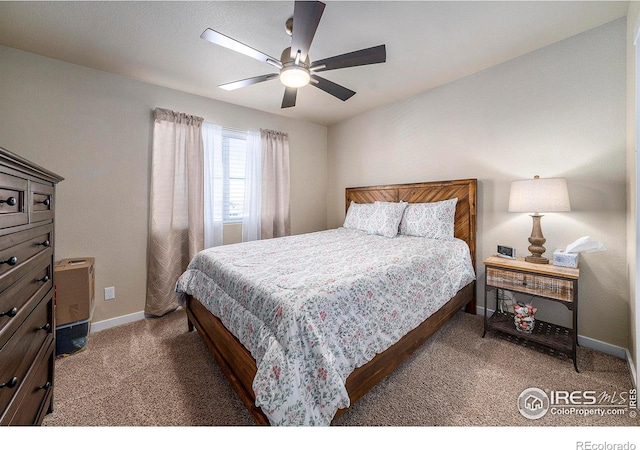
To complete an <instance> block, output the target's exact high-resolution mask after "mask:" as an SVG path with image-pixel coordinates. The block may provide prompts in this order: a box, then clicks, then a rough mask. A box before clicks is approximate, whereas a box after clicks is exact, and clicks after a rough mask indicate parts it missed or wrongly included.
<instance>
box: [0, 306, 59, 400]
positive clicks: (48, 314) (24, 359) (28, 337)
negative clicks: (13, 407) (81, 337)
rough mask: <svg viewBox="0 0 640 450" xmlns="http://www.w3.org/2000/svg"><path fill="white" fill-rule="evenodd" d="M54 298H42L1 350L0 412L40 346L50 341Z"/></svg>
mask: <svg viewBox="0 0 640 450" xmlns="http://www.w3.org/2000/svg"><path fill="white" fill-rule="evenodd" d="M52 311H53V297H52V296H50V297H48V298H45V299H43V300H42V301H41V302H40V303H38V305H37V306H36V308H35V309H34V310H33V312H32V313H31V314H29V316H28V317H27V318H26V320H25V321H24V323H23V324H22V325H21V326H20V328H18V329H17V330H16V332H15V333H14V334H13V336H11V338H10V339H9V341H7V343H6V344H5V345H4V347H2V349H0V361H2V365H0V386H3V385H4V387H2V388H0V411H5V409H6V408H7V406H8V405H9V403H11V402H12V401H13V399H14V397H15V396H16V394H17V393H18V391H19V390H20V389H21V386H22V385H23V383H24V381H25V377H26V375H27V373H28V372H29V370H30V368H31V367H32V365H33V364H34V360H35V358H36V355H38V353H39V351H41V349H42V347H43V345H46V344H47V343H48V342H49V341H52V340H53V330H54V327H53V326H52V325H53V323H52V319H53V316H52Z"/></svg>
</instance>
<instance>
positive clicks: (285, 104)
mask: <svg viewBox="0 0 640 450" xmlns="http://www.w3.org/2000/svg"><path fill="white" fill-rule="evenodd" d="M297 95H298V89H297V88H290V87H288V88H285V90H284V97H283V98H282V108H291V107H292V106H296V96H297Z"/></svg>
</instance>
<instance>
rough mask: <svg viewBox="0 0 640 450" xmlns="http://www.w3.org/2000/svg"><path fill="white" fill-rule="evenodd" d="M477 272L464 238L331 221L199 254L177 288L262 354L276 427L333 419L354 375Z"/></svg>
mask: <svg viewBox="0 0 640 450" xmlns="http://www.w3.org/2000/svg"><path fill="white" fill-rule="evenodd" d="M474 279H475V273H474V270H473V266H472V264H471V258H470V255H469V248H468V246H467V245H466V243H464V242H463V241H461V240H458V239H452V240H433V239H426V238H420V237H412V236H403V235H398V236H396V237H395V238H387V237H382V236H377V235H368V234H366V233H364V232H362V231H357V230H350V229H346V228H337V229H334V230H327V231H321V232H317V233H309V234H304V235H296V236H288V237H284V238H277V239H268V240H262V241H252V242H245V243H241V244H235V245H227V246H221V247H215V248H210V249H207V250H204V251H202V252H200V253H199V254H198V255H196V257H195V258H194V259H193V260H192V261H191V263H190V265H189V267H188V269H187V270H186V271H185V273H184V274H183V275H182V276H181V277H180V279H179V280H178V282H177V284H176V292H178V293H187V294H190V295H193V296H194V297H196V298H197V299H198V300H200V301H201V302H202V303H203V304H204V305H205V306H206V307H207V308H208V309H209V310H210V311H211V312H212V313H213V314H214V315H215V316H217V317H219V318H220V319H221V321H222V323H223V324H224V325H225V326H226V327H227V329H228V330H229V331H231V332H232V333H233V334H234V335H235V336H236V337H237V338H238V340H239V341H240V342H241V343H242V344H243V345H244V346H245V347H246V348H247V349H248V350H249V351H250V352H251V354H252V356H253V357H254V359H255V360H256V363H257V367H258V372H257V374H256V377H255V379H254V382H253V390H254V393H255V396H256V406H258V407H260V408H262V410H263V411H264V413H265V414H266V415H267V417H268V418H269V420H270V422H271V424H272V425H329V424H330V422H331V420H332V418H333V416H334V415H335V413H336V411H337V410H338V409H339V408H346V407H348V406H349V396H348V394H347V391H346V389H345V381H346V379H347V377H348V376H349V374H350V373H351V372H352V371H353V370H354V369H355V368H356V367H360V366H362V365H363V364H365V363H366V362H368V361H370V360H371V359H372V358H373V357H374V356H375V355H376V354H378V353H380V352H382V351H384V350H385V349H387V348H388V347H390V346H391V345H393V344H394V343H396V342H397V341H398V340H399V339H400V338H401V337H402V336H404V335H405V334H406V333H407V332H409V331H411V330H412V329H414V328H415V327H416V326H418V325H419V324H420V323H421V322H423V321H424V320H425V319H426V318H427V317H429V316H430V315H431V314H432V313H434V312H435V311H437V310H438V309H439V308H440V307H441V306H442V305H443V304H445V303H446V302H447V301H448V300H449V299H450V298H451V297H453V296H454V295H455V294H456V293H457V291H458V290H459V289H461V288H462V287H464V286H466V285H467V284H468V283H470V282H471V281H473V280H474Z"/></svg>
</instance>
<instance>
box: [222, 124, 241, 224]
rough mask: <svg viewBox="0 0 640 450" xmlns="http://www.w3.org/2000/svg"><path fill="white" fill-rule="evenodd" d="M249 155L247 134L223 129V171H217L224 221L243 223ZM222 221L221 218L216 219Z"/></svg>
mask: <svg viewBox="0 0 640 450" xmlns="http://www.w3.org/2000/svg"><path fill="white" fill-rule="evenodd" d="M246 154H247V134H246V133H245V132H241V131H234V130H228V129H225V128H223V129H222V170H221V171H217V170H216V171H215V172H216V174H215V176H216V177H218V178H219V180H216V181H218V183H217V185H218V186H221V187H222V200H223V203H222V221H223V222H241V221H242V214H243V205H244V187H245V182H244V177H245V164H246V159H247V158H246ZM216 219H218V220H220V217H216Z"/></svg>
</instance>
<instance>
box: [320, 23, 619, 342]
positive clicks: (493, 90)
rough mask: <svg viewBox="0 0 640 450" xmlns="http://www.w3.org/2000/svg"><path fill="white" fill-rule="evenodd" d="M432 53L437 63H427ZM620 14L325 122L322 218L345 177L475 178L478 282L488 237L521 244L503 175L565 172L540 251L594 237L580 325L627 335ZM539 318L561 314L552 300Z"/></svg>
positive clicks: (522, 233)
mask: <svg viewBox="0 0 640 450" xmlns="http://www.w3.org/2000/svg"><path fill="white" fill-rule="evenodd" d="M434 63H437V62H434ZM625 95H626V21H625V19H624V18H623V19H619V20H617V21H615V22H612V23H610V24H606V25H604V26H602V27H599V28H596V29H593V30H590V31H588V32H586V33H583V34H580V35H578V36H575V37H573V38H570V39H567V40H565V41H562V42H559V43H556V44H554V45H551V46H548V47H545V48H543V49H541V50H538V51H535V52H532V53H530V54H527V55H525V56H522V57H520V58H517V59H514V60H511V61H508V62H506V63H503V64H500V65H498V66H495V67H492V68H490V69H487V70H484V71H482V72H479V73H477V74H474V75H471V76H468V77H466V78H463V79H460V80H458V81H455V82H452V83H450V84H448V85H445V86H442V87H440V88H437V89H433V90H431V91H428V92H426V93H424V94H422V95H419V96H416V97H413V98H409V99H406V100H405V101H401V102H398V103H395V104H392V105H388V106H386V107H381V108H378V109H375V110H373V111H370V112H367V113H364V114H362V115H360V116H358V117H355V118H353V119H350V120H348V121H345V122H343V123H340V124H337V125H335V126H332V127H330V128H329V140H328V145H329V148H328V155H329V183H328V196H329V197H328V199H329V200H328V205H329V210H328V214H329V215H328V226H329V227H335V226H339V225H341V223H342V221H343V220H344V189H345V188H346V187H349V186H366V185H374V184H393V183H407V182H419V181H431V180H447V179H459V178H478V180H479V189H478V190H479V192H478V207H479V217H478V246H477V253H478V261H477V267H478V280H479V283H478V286H479V289H478V291H479V292H478V293H479V296H478V297H479V305H482V299H483V292H482V289H481V287H482V286H483V280H484V270H483V267H482V260H483V259H484V258H485V257H487V256H489V255H491V254H493V253H494V252H495V249H496V245H497V244H504V245H509V246H513V247H515V248H516V250H517V253H518V254H519V255H522V256H524V255H526V254H528V251H527V246H528V245H529V244H528V242H527V238H528V237H529V235H530V233H531V223H532V221H531V218H530V217H529V216H528V215H526V214H516V213H509V212H507V202H508V196H509V186H510V182H511V181H514V180H519V179H526V178H532V177H533V176H534V175H540V176H541V177H543V178H544V177H566V178H567V180H568V186H569V195H570V199H571V205H572V211H571V212H569V213H562V214H548V215H546V216H545V217H544V218H543V219H542V229H543V233H544V235H545V237H546V238H547V242H546V244H545V246H546V248H547V253H546V256H547V257H550V256H551V253H552V251H553V250H554V249H556V248H562V247H564V246H566V244H568V243H570V242H572V241H573V240H575V239H576V238H578V237H580V236H584V235H589V236H592V237H594V238H596V239H598V240H601V241H602V242H604V244H605V245H606V247H607V249H608V250H607V251H606V252H604V253H598V254H590V255H584V256H582V257H581V261H580V273H581V280H580V293H579V295H580V313H579V333H580V335H583V336H586V337H589V338H591V339H596V340H600V341H604V342H607V343H609V344H612V345H614V346H619V347H622V348H628V346H629V323H630V322H629V292H628V291H629V285H628V281H627V273H626V270H627V265H626V264H627V261H626V260H627V256H626V253H627V252H626V187H625V186H626V143H625V140H626V126H625V122H626V97H625ZM536 304H537V305H538V306H539V318H541V319H543V320H545V319H546V320H553V321H555V322H559V323H561V324H565V325H568V324H570V317H571V315H570V312H569V311H568V310H567V309H566V308H564V307H563V306H561V305H560V304H558V303H550V302H544V301H543V300H540V301H539V302H538V301H536Z"/></svg>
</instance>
